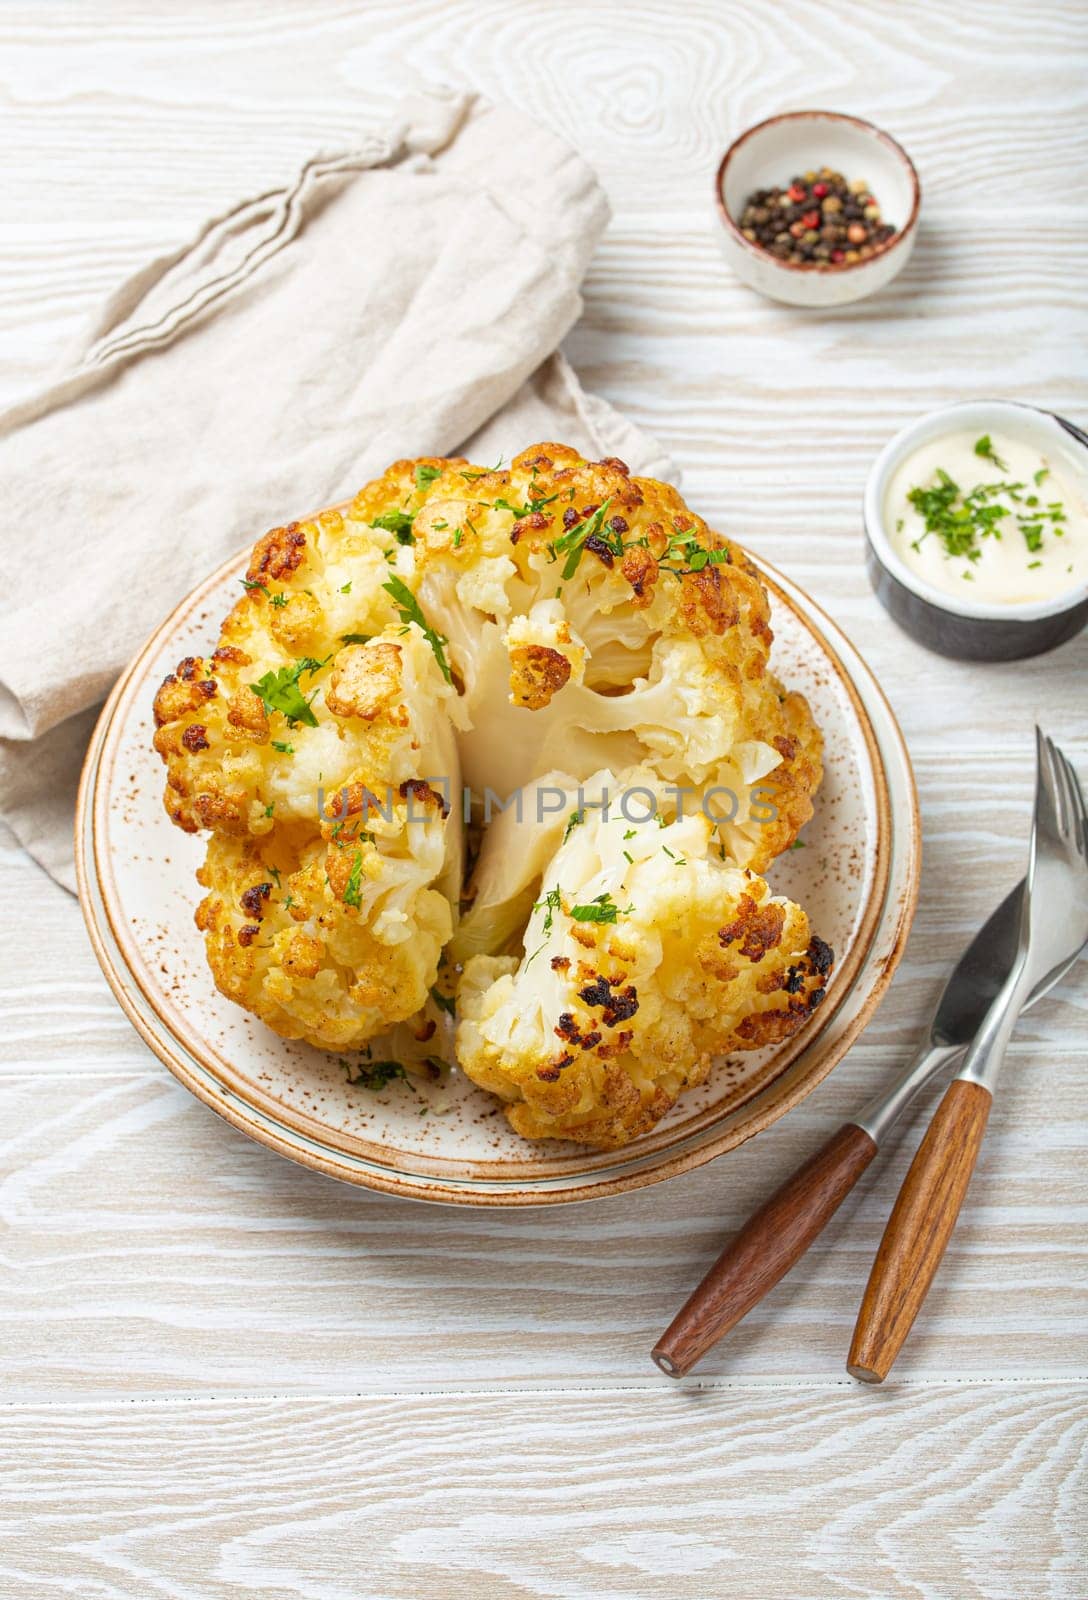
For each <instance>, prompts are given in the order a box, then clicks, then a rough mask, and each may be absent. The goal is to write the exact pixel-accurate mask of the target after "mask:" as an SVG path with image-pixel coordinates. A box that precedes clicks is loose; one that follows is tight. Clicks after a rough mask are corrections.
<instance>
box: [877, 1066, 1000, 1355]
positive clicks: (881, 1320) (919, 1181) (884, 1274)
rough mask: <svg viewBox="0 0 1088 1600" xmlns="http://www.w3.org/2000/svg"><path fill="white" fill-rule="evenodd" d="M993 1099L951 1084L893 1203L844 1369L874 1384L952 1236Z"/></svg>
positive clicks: (962, 1083)
mask: <svg viewBox="0 0 1088 1600" xmlns="http://www.w3.org/2000/svg"><path fill="white" fill-rule="evenodd" d="M992 1100H993V1097H992V1095H991V1094H990V1091H989V1089H986V1088H984V1087H983V1086H982V1084H980V1083H969V1082H967V1081H966V1080H965V1079H963V1078H955V1079H954V1080H953V1081H952V1083H950V1084H949V1086H948V1088H947V1089H946V1090H945V1094H944V1099H943V1100H942V1101H941V1103H940V1105H939V1106H938V1107H937V1111H936V1114H935V1115H934V1118H933V1121H932V1122H931V1123H930V1125H929V1127H928V1129H927V1130H926V1136H925V1138H924V1139H923V1140H922V1142H921V1144H920V1145H919V1146H918V1152H917V1154H916V1155H915V1157H914V1160H913V1161H912V1162H911V1166H910V1171H909V1172H908V1173H907V1176H906V1177H905V1178H904V1180H903V1187H902V1188H901V1189H900V1191H899V1194H898V1196H897V1197H896V1202H895V1205H894V1206H893V1208H892V1214H891V1216H890V1217H889V1218H888V1225H887V1227H886V1228H885V1229H884V1237H883V1238H882V1239H881V1241H880V1249H879V1250H878V1251H877V1256H876V1260H875V1261H874V1262H873V1270H872V1272H871V1273H870V1274H869V1282H868V1284H867V1285H866V1288H865V1294H864V1296H863V1298H862V1302H861V1309H860V1311H859V1312H858V1320H857V1324H856V1326H855V1328H854V1338H853V1341H852V1343H851V1345H850V1356H849V1359H848V1361H847V1363H846V1370H847V1371H848V1372H849V1373H851V1375H852V1376H853V1377H855V1378H860V1379H861V1380H862V1382H863V1383H882V1382H883V1381H884V1379H885V1378H886V1377H887V1376H888V1373H889V1372H890V1371H891V1368H892V1363H893V1362H894V1360H895V1358H896V1356H897V1355H898V1354H899V1352H900V1350H901V1349H902V1347H903V1342H904V1340H905V1339H906V1337H907V1334H908V1333H909V1332H910V1330H911V1325H912V1323H913V1322H914V1319H915V1317H916V1316H917V1315H918V1312H919V1311H920V1310H921V1308H922V1301H923V1300H924V1299H925V1297H926V1294H927V1293H928V1291H929V1286H930V1284H931V1283H932V1282H933V1277H934V1274H935V1273H936V1271H937V1268H938V1267H939V1266H940V1263H941V1257H942V1256H943V1255H944V1252H945V1246H946V1245H947V1244H948V1241H949V1239H950V1238H951V1237H952V1229H953V1228H954V1227H955V1225H956V1218H957V1217H958V1216H959V1213H960V1207H961V1206H962V1204H963V1201H964V1196H965V1195H966V1194H967V1185H968V1184H969V1183H970V1182H971V1174H972V1172H973V1171H974V1170H975V1161H976V1159H977V1158H978V1152H979V1149H980V1148H981V1145H982V1136H983V1134H984V1133H985V1132H986V1119H987V1118H988V1117H989V1115H990V1106H991V1104H992Z"/></svg>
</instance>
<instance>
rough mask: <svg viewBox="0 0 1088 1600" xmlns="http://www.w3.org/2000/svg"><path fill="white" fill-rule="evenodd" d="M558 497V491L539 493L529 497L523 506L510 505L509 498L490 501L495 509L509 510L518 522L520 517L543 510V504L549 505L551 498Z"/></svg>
mask: <svg viewBox="0 0 1088 1600" xmlns="http://www.w3.org/2000/svg"><path fill="white" fill-rule="evenodd" d="M558 499H559V491H558V489H557V490H556V492H555V494H548V495H541V496H540V497H539V498H536V499H534V498H532V497H530V498H529V499H528V500H527V501H526V502H525V504H524V505H523V506H515V505H512V504H511V502H510V501H509V500H504V499H501V498H500V499H498V500H493V501H492V502H491V504H492V506H493V507H494V509H495V510H496V511H510V512H512V513H513V515H514V516H515V517H516V518H517V519H518V521H519V522H520V521H521V519H522V517H530V516H532V515H534V513H535V512H537V511H543V509H544V507H545V506H550V505H551V503H552V501H553V500H558Z"/></svg>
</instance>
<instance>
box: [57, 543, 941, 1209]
mask: <svg viewBox="0 0 1088 1600" xmlns="http://www.w3.org/2000/svg"><path fill="white" fill-rule="evenodd" d="M247 556H248V552H246V553H242V554H240V555H239V556H238V557H236V558H235V559H233V560H231V561H230V562H228V563H227V564H226V565H225V566H223V567H221V568H220V570H219V571H218V572H216V573H215V574H214V575H213V576H212V577H211V578H209V579H208V580H207V582H205V583H204V584H202V585H201V586H200V588H198V589H196V590H195V591H194V592H193V593H192V594H191V595H190V596H189V598H188V599H187V600H184V601H183V602H182V603H181V605H179V606H178V608H177V609H176V610H175V611H174V612H173V613H172V615H171V616H169V617H168V618H167V620H166V621H165V622H164V623H163V624H162V626H161V627H160V628H158V629H157V630H156V632H155V633H154V634H153V635H152V637H151V638H150V639H149V640H148V642H147V644H146V645H145V646H144V648H143V650H142V651H141V652H140V654H139V655H138V656H137V657H136V659H135V660H134V661H133V663H132V665H131V666H130V667H129V668H128V670H127V671H126V672H125V674H124V675H123V677H122V678H121V679H120V681H119V682H118V684H117V686H116V688H115V689H114V691H113V694H112V695H111V696H110V699H109V701H108V702H107V704H106V706H105V709H104V710H103V713H102V716H101V719H100V721H99V723H98V727H97V728H96V730H95V734H94V738H93V739H92V741H91V746H90V749H89V751H88V754H87V761H86V765H85V768H84V772H83V781H82V784H81V786H80V796H79V806H78V811H77V817H76V866H77V872H78V876H79V891H80V900H81V902H82V905H83V911H84V915H85V917H86V920H87V927H88V930H89V932H90V936H91V942H92V944H93V945H94V949H95V953H96V955H97V956H98V959H99V961H100V963H101V965H102V969H103V971H104V972H105V975H106V978H107V980H108V982H109V984H110V986H111V988H112V989H113V991H114V994H115V995H116V996H117V999H118V1000H119V1002H120V1004H121V1006H122V1008H123V1009H124V1011H125V1013H126V1015H127V1016H128V1017H129V1019H130V1021H131V1022H132V1024H133V1026H134V1027H135V1028H136V1029H137V1031H138V1032H139V1034H140V1035H141V1037H142V1038H143V1039H144V1040H145V1041H146V1043H147V1044H148V1045H149V1046H150V1047H151V1049H152V1050H153V1051H154V1052H155V1054H156V1055H158V1056H159V1057H160V1059H161V1060H162V1061H164V1062H165V1064H166V1065H167V1066H168V1067H169V1068H170V1070H171V1071H172V1072H173V1073H174V1074H175V1076H176V1077H178V1078H179V1079H180V1080H181V1082H182V1083H184V1084H185V1085H186V1087H187V1088H189V1089H191V1090H192V1092H193V1093H194V1094H195V1095H197V1096H198V1098H199V1099H201V1100H203V1101H205V1102H206V1104H208V1105H210V1106H211V1107H212V1108H213V1109H214V1110H215V1111H218V1112H219V1114H220V1115H221V1116H223V1117H225V1118H226V1119H227V1121H228V1122H231V1123H233V1124H234V1126H235V1127H237V1128H240V1129H241V1130H242V1131H243V1132H244V1133H247V1134H249V1135H250V1136H251V1137H252V1138H254V1139H258V1140H260V1141H261V1143H263V1144H267V1145H269V1146H271V1148H272V1149H274V1150H278V1151H279V1152H280V1153H281V1154H282V1155H285V1156H289V1157H291V1158H292V1159H293V1160H295V1161H300V1162H302V1163H303V1164H304V1165H306V1166H310V1167H316V1168H317V1169H318V1170H319V1171H321V1172H325V1173H328V1174H329V1175H330V1176H332V1177H336V1178H341V1179H343V1180H345V1181H346V1182H348V1183H355V1184H362V1185H365V1186H367V1187H369V1188H372V1189H381V1190H385V1191H387V1192H388V1193H391V1194H400V1195H406V1196H410V1197H412V1198H414V1199H421V1200H437V1201H444V1202H447V1203H452V1204H458V1205H508V1206H514V1205H548V1204H555V1203H557V1202H560V1201H569V1200H588V1199H594V1198H600V1197H602V1196H605V1195H611V1194H617V1193H619V1192H620V1191H622V1190H625V1189H635V1188H639V1187H641V1186H642V1185H644V1184H649V1183H657V1182H659V1181H660V1180H661V1179H663V1178H668V1177H672V1176H673V1175H674V1174H676V1173H679V1172H685V1171H687V1170H689V1169H690V1168H692V1167H696V1166H699V1165H701V1164H702V1163H703V1162H704V1161H709V1160H711V1159H712V1158H713V1157H714V1156H717V1155H721V1154H722V1152H723V1151H726V1150H731V1149H732V1148H733V1147H734V1146H735V1145H738V1144H741V1143H742V1142H743V1141H744V1140H745V1139H748V1138H750V1137H751V1136H752V1135H753V1134H755V1133H758V1132H760V1130H761V1129H763V1128H766V1127H768V1126H769V1125H770V1124H771V1123H772V1122H774V1121H776V1120H777V1118H778V1117H780V1116H782V1115H783V1114H784V1113H785V1112H786V1111H788V1110H789V1109H790V1107H791V1106H794V1105H796V1104H797V1102H798V1101H799V1100H801V1099H803V1098H804V1096H805V1095H806V1094H808V1093H809V1092H810V1091H811V1090H812V1089H813V1088H814V1087H815V1086H816V1084H818V1083H819V1082H820V1080H821V1079H822V1078H824V1077H825V1076H826V1075H827V1073H829V1072H830V1071H831V1068H832V1067H833V1066H834V1065H835V1063H836V1062H837V1061H838V1060H840V1059H841V1057H842V1056H843V1054H844V1053H845V1051H846V1050H847V1049H848V1048H849V1046H850V1044H851V1043H852V1041H853V1040H854V1039H855V1038H856V1037H857V1035H858V1033H859V1032H860V1030H861V1029H862V1028H863V1027H864V1026H865V1024H866V1022H867V1021H868V1020H869V1018H870V1017H871V1016H872V1014H873V1012H874V1010H875V1009H876V1006H877V1004H878V1003H879V1001H880V998H881V996H882V994H883V993H884V991H885V989H886V988H887V986H888V982H889V980H890V978H891V975H892V972H893V971H894V969H895V966H896V965H897V963H898V960H899V957H900V954H901V953H902V950H903V946H904V944H905V942H906V936H907V933H908V931H909V928H910V922H911V917H912V915H913V912H914V903H915V898H916V895H917V888H918V874H919V867H920V840H919V828H918V812H917V797H916V795H915V790H914V780H913V777H912V774H911V770H910V762H909V760H908V757H907V752H906V749H905V747H904V744H903V739H902V735H901V734H900V732H899V729H898V727H897V725H896V722H895V718H894V717H893V715H892V712H891V710H890V708H889V706H888V704H887V701H886V700H885V699H884V696H883V694H882V693H881V691H880V689H879V687H878V685H877V684H876V682H875V680H874V679H873V677H872V675H871V674H870V672H869V670H868V668H867V667H866V666H865V664H864V662H863V661H862V660H861V657H860V656H859V655H858V654H857V652H856V651H855V650H854V649H853V647H852V646H851V645H850V643H849V641H848V640H847V639H846V638H845V636H844V635H843V634H842V633H841V632H840V631H839V629H838V628H836V626H835V625H834V623H833V622H831V620H830V618H828V617H827V616H825V615H824V614H823V613H822V612H821V611H820V610H819V608H818V607H817V606H816V605H814V604H813V602H812V601H811V600H809V599H808V598H807V596H805V595H804V594H802V592H801V591H800V590H799V589H798V588H797V587H796V586H795V585H794V584H792V583H790V582H789V580H788V579H786V578H785V577H783V576H782V575H781V574H779V573H777V572H776V571H775V570H774V568H772V567H769V566H767V565H766V563H763V562H759V563H758V565H759V567H760V571H761V573H762V575H763V578H764V581H765V582H766V583H767V587H768V589H769V591H770V595H771V607H772V625H773V627H774V632H775V646H774V654H773V664H774V668H775V670H776V672H778V673H779V675H780V676H781V677H783V678H784V679H785V680H786V682H787V683H788V684H789V685H790V686H791V687H793V688H798V689H801V690H803V691H804V693H805V694H806V695H807V696H808V697H809V700H810V702H811V704H812V707H813V710H814V712H815V714H816V717H817V719H818V720H819V722H820V725H821V727H822V728H823V731H824V738H825V744H826V753H825V766H826V770H825V777H824V783H823V787H822V788H821V790H820V793H819V796H818V798H817V809H816V815H815V817H814V818H813V820H812V822H811V823H810V824H809V825H808V827H807V828H806V829H805V831H804V834H803V835H802V838H803V840H804V848H803V849H799V850H793V851H790V852H788V853H787V854H786V855H785V856H784V857H782V858H780V860H779V861H778V862H776V863H775V866H774V867H773V868H772V870H771V872H770V874H769V877H770V880H771V882H772V884H773V886H774V888H775V889H776V890H778V891H779V892H781V893H786V894H789V895H791V896H792V897H794V898H795V899H797V900H799V901H800V902H801V903H802V904H803V905H804V906H805V907H806V909H807V910H808V912H809V915H810V918H811V921H812V925H813V928H814V930H815V931H816V932H817V933H819V934H820V936H821V937H822V938H824V939H826V940H827V941H828V943H830V944H831V945H832V947H833V948H834V950H835V955H836V968H835V973H834V976H833V978H832V980H831V984H830V986H829V990H828V995H827V999H826V1000H825V1002H824V1004H823V1005H822V1006H821V1008H820V1010H819V1011H818V1012H817V1013H816V1015H815V1016H814V1017H813V1019H812V1021H811V1022H810V1023H809V1024H808V1026H806V1027H805V1028H804V1029H803V1030H802V1031H801V1032H800V1033H799V1034H796V1035H795V1036H794V1038H792V1039H790V1040H788V1041H786V1042H785V1043H783V1044H781V1045H778V1046H773V1047H768V1048H767V1049H764V1050H760V1051H756V1052H752V1053H751V1054H748V1055H740V1056H735V1057H731V1058H729V1059H728V1060H725V1061H722V1062H721V1063H719V1064H718V1065H717V1066H716V1067H715V1069H714V1070H713V1071H712V1073H711V1075H710V1077H709V1079H708V1080H707V1082H706V1083H705V1084H702V1085H701V1086H700V1087H699V1088H697V1089H694V1090H692V1091H691V1092H690V1093H689V1094H687V1095H685V1096H683V1097H682V1098H681V1100H680V1102H679V1104H678V1105H677V1106H675V1107H674V1109H673V1110H672V1112H671V1113H670V1114H669V1116H667V1117H666V1118H665V1119H664V1120H663V1121H662V1122H660V1123H659V1124H658V1126H657V1127H656V1128H655V1129H654V1130H653V1132H652V1133H650V1134H648V1135H647V1136H646V1137H645V1138H642V1139H639V1140H637V1141H635V1142H634V1143H633V1144H631V1145H628V1146H627V1148H626V1149H624V1150H620V1151H609V1152H606V1153H601V1152H594V1151H587V1150H585V1149H583V1148H581V1147H580V1146H576V1145H561V1144H558V1143H554V1142H553V1143H546V1144H530V1143H527V1142H526V1141H524V1140H522V1139H519V1138H518V1137H517V1135H515V1134H514V1133H512V1132H511V1131H510V1129H509V1128H508V1126H507V1123H506V1119H505V1117H504V1116H503V1114H502V1111H501V1109H500V1108H499V1105H498V1103H497V1102H496V1101H495V1099H494V1098H493V1097H492V1096H491V1095H489V1094H486V1093H485V1092H484V1091H483V1090H481V1089H477V1088H476V1087H475V1086H474V1085H473V1084H471V1083H470V1082H468V1080H467V1079H465V1078H464V1077H463V1076H462V1075H460V1074H459V1073H455V1074H454V1076H453V1080H452V1083H451V1085H450V1088H449V1092H448V1094H446V1095H445V1097H444V1099H445V1101H446V1106H445V1109H444V1110H442V1111H441V1112H439V1111H437V1110H436V1109H435V1108H431V1110H430V1111H429V1113H428V1114H421V1112H422V1103H421V1101H420V1099H419V1097H418V1095H417V1093H416V1091H415V1090H414V1089H413V1088H412V1087H411V1085H409V1084H406V1083H403V1082H399V1081H396V1082H394V1083H392V1084H390V1085H389V1086H388V1087H387V1088H386V1089H385V1090H383V1091H381V1092H380V1093H377V1094H375V1093H373V1092H371V1091H367V1090H364V1089H362V1088H359V1087H353V1086H352V1085H350V1084H349V1083H348V1082H347V1081H346V1077H345V1073H344V1071H343V1068H342V1066H341V1065H340V1064H339V1062H338V1060H337V1058H336V1057H335V1056H330V1055H326V1054H323V1053H322V1052H320V1051H317V1050H313V1049H311V1048H310V1047H309V1046H307V1045H302V1044H293V1043H288V1042H287V1041H285V1040H283V1039H280V1038H278V1037H277V1036H276V1035H275V1034H273V1033H271V1032H270V1031H269V1030H268V1029H267V1028H265V1027H264V1026H263V1024H261V1023H260V1022H258V1021H257V1020H256V1019H255V1018H253V1017H250V1016H249V1015H248V1014H247V1013H245V1012H243V1011H241V1010H239V1009H238V1008H237V1007H236V1006H234V1005H232V1004H231V1003H230V1002H229V1001H228V1000H225V999H224V998H223V997H222V996H221V995H220V994H219V993H218V992H217V990H216V988H215V986H214V984H213V983H212V979H211V974H210V973H209V971H208V969H207V967H206V965H205V963H204V955H203V941H202V939H201V937H200V935H199V934H198V933H197V931H196V929H195V927H194V926H193V911H194V909H195V907H196V904H197V901H198V899H199V898H200V890H199V887H198V885H197V884H196V881H195V878H194V873H195V870H196V868H197V866H198V864H199V862H200V859H201V857H202V855H203V850H204V844H203V841H202V840H200V839H193V838H190V837H188V836H186V835H185V834H182V833H181V832H179V830H178V829H176V828H175V827H174V826H173V825H172V824H171V823H170V822H169V820H168V819H167V816H166V813H165V811H164V810H163V806H162V799H161V795H162V786H163V768H162V764H161V762H160V760H159V757H158V756H157V755H156V754H155V752H154V750H153V749H152V746H151V736H152V732H153V723H152V711H151V703H152V699H153V697H154V694H155V690H156V689H157V687H158V685H159V684H160V682H161V681H162V679H163V677H164V676H165V675H166V673H167V672H170V671H172V670H173V668H174V667H175V665H176V664H177V662H178V660H179V659H180V658H181V657H183V656H187V655H192V656H199V655H206V654H208V653H210V651H211V650H212V649H213V648H214V645H215V642H216V639H217V636H218V631H219V625H220V622H221V620H222V618H223V617H224V615H225V614H226V612H227V611H228V609H229V608H230V606H231V604H232V603H233V600H234V598H235V596H236V595H237V592H238V581H239V579H240V577H241V576H242V575H243V573H244V571H245V564H246V560H247Z"/></svg>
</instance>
